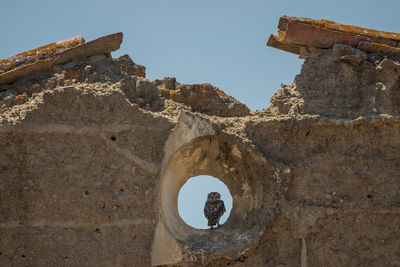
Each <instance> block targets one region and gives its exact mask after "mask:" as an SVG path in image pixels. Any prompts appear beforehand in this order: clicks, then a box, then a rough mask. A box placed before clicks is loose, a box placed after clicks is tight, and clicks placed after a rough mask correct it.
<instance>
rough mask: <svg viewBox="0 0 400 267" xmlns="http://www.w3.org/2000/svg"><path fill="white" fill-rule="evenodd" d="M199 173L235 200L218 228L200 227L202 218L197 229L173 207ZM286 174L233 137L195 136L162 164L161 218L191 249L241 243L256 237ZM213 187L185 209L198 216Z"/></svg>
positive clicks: (210, 249)
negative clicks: (219, 184) (195, 204)
mask: <svg viewBox="0 0 400 267" xmlns="http://www.w3.org/2000/svg"><path fill="white" fill-rule="evenodd" d="M199 175H212V176H213V177H218V179H219V180H220V181H221V182H223V183H224V184H225V185H226V186H227V187H228V188H229V191H230V194H231V196H232V198H234V199H235V203H234V205H233V206H232V210H231V212H230V214H229V219H228V220H227V221H226V222H225V223H224V224H223V225H222V226H221V227H219V228H217V229H213V230H204V228H206V227H205V223H204V221H203V223H201V222H200V223H201V225H199V227H196V225H193V224H192V223H191V222H189V221H187V220H184V215H183V214H182V211H181V212H179V211H178V202H179V201H178V196H179V195H180V192H181V191H182V192H184V191H183V190H185V189H184V188H183V187H184V185H185V184H186V182H187V181H188V180H189V179H190V178H191V177H196V176H199ZM287 175H288V172H284V171H283V169H281V167H280V166H279V165H277V164H275V163H273V162H268V161H267V160H265V159H264V158H263V157H261V156H260V155H258V154H257V153H256V152H255V151H253V150H252V149H251V148H248V147H245V146H244V145H242V144H239V143H236V142H234V140H232V139H230V140H229V139H228V138H225V137H224V136H218V137H216V136H204V137H198V138H195V139H193V140H191V141H190V142H186V143H185V144H183V145H182V146H181V147H180V148H179V149H178V150H177V151H175V152H174V153H173V155H172V156H171V157H170V158H169V160H168V162H167V163H166V164H165V165H164V167H163V170H162V173H161V184H160V186H161V194H160V204H161V220H162V221H163V222H164V223H165V226H166V227H167V229H168V232H169V233H170V234H171V235H172V236H173V237H174V238H175V239H176V240H177V241H179V242H180V243H182V244H184V245H185V246H187V247H189V248H190V249H192V250H193V251H201V252H202V253H203V252H207V253H208V252H210V253H211V252H212V253H216V252H224V251H230V250H232V249H235V248H239V247H242V246H244V245H245V244H248V243H250V242H251V241H252V240H254V239H255V238H257V237H259V236H260V235H261V234H262V232H263V231H264V229H265V224H266V223H267V222H270V221H272V220H274V218H275V216H276V214H277V213H276V212H275V210H276V209H277V203H279V202H278V201H277V199H280V198H281V197H282V196H283V195H284V192H285V191H284V190H285V188H286V181H287V179H286V177H287ZM277 181H279V182H277ZM189 184H190V183H189ZM182 188H183V189H182ZM198 189H199V188H198V187H197V188H196V190H198ZM218 190H219V189H211V188H209V189H207V190H206V191H205V192H204V195H203V196H202V197H201V198H202V200H201V201H199V202H200V204H199V205H200V207H198V208H195V207H192V206H191V205H190V208H191V209H194V210H197V212H199V213H200V214H201V215H199V216H200V218H202V216H204V215H203V214H202V212H203V208H204V204H205V200H206V197H207V195H208V193H210V192H215V191H216V192H218ZM219 193H220V194H221V196H223V195H224V194H223V193H222V192H219ZM226 205H228V201H227V203H226ZM179 206H181V205H180V204H179ZM181 208H182V207H179V209H181ZM227 215H228V214H227ZM201 220H203V219H201ZM190 225H192V226H190ZM196 228H197V229H196ZM198 228H200V229H198ZM161 234H162V232H161V231H160V235H161Z"/></svg>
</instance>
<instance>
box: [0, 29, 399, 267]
mask: <svg viewBox="0 0 400 267" xmlns="http://www.w3.org/2000/svg"><path fill="white" fill-rule="evenodd" d="M113 38H114V37H113ZM82 39H83V38H81V39H80V42H81V44H74V45H75V46H74V47H73V48H72V49H75V51H80V52H67V53H66V52H64V51H65V50H62V51H61V52H59V53H61V55H62V53H66V55H67V56H68V57H70V59H69V60H67V61H66V62H64V61H59V62H58V61H57V60H55V58H57V57H58V56H60V54H57V55H56V56H54V54H51V55H50V56H49V57H48V58H50V59H51V60H49V61H46V62H48V63H49V65H48V66H47V67H46V68H41V69H40V70H37V69H35V70H34V71H29V72H22V73H23V74H21V75H17V76H12V77H14V78H13V79H12V81H11V80H8V78H7V79H6V80H4V79H3V80H1V79H0V151H1V153H0V157H1V158H0V179H1V183H0V265H1V266H151V265H154V266H160V265H171V266H172V265H174V266H199V265H203V266H227V265H229V266H303V267H304V266H384V265H385V266H398V265H400V252H399V249H398V248H399V247H400V241H399V240H400V234H399V231H398V229H400V179H399V174H400V154H399V151H400V118H399V110H400V101H399V99H400V98H399V95H400V93H399V75H400V72H399V71H398V70H399V68H398V67H397V66H398V61H397V59H396V58H395V57H393V56H390V57H388V56H386V55H385V54H382V53H373V52H368V51H367V52H366V51H362V50H359V49H357V48H354V47H351V46H349V45H347V44H334V45H333V46H332V47H330V48H324V49H320V48H313V49H309V53H307V55H305V54H304V53H303V57H306V60H305V62H304V64H303V67H302V70H301V73H300V74H299V75H298V76H297V77H296V78H295V82H294V83H293V84H292V85H283V88H282V89H281V90H279V91H278V92H277V93H276V94H275V95H274V96H273V97H272V99H271V105H270V106H269V107H268V108H267V109H265V110H260V111H253V112H250V111H249V109H248V108H247V107H246V106H245V105H243V104H241V103H239V102H238V101H237V100H235V99H234V98H232V97H230V96H228V95H226V94H225V93H224V92H222V91H221V90H219V89H218V88H216V87H214V86H212V85H209V84H204V85H183V84H180V83H178V82H177V81H176V79H175V78H165V79H164V80H156V81H149V80H147V79H146V78H145V73H144V70H145V68H144V67H143V66H140V65H137V64H135V63H134V62H133V61H132V60H131V59H130V58H129V56H127V55H125V56H122V57H120V58H117V59H114V58H112V57H111V56H110V54H109V52H110V48H109V47H110V46H108V45H102V42H109V40H110V38H103V39H101V40H100V41H97V45H95V46H94V47H95V49H94V48H93V46H92V45H91V42H89V43H87V45H84V44H82ZM111 39H112V38H111ZM121 40H122V39H121ZM112 42H115V40H114V39H113V41H112ZM92 44H93V43H92ZM95 44H96V42H95ZM99 44H100V45H99ZM82 45H83V47H84V48H79V47H81V46H82ZM99 47H100V48H99ZM118 47H119V44H118ZM102 48H104V49H103V50H102ZM68 49H71V48H67V50H66V51H69V50H68ZM113 49H117V48H116V46H115V45H113ZM82 51H83V52H82ZM88 51H89V52H88ZM93 51H95V52H93ZM75 53H76V54H77V55H79V56H76V54H75ZM72 55H73V56H72ZM67 56H63V57H65V58H66V57H67ZM45 59H46V58H45ZM30 60H31V61H32V59H30ZM37 60H43V58H39V59H37ZM31 61H29V64H35V63H34V62H35V61H33V63H32V62H31ZM46 64H47V63H46ZM18 67H19V68H21V67H20V66H18ZM23 67H24V66H22V68H23ZM29 68H30V67H29ZM29 68H28V69H29ZM5 74H6V75H7V72H4V73H2V74H1V75H3V76H2V77H6V76H4V75H5ZM7 77H9V76H7ZM15 77H17V78H15ZM0 78H1V77H0ZM2 81H3V82H2ZM200 174H209V175H213V176H215V177H218V178H220V179H221V181H223V182H224V183H225V184H226V185H227V186H228V187H229V189H230V192H231V194H232V197H233V209H232V211H231V215H230V218H229V219H228V221H227V222H226V223H225V224H224V225H223V226H222V227H220V228H218V229H216V230H198V229H194V228H192V227H190V226H188V225H186V224H185V223H184V222H183V220H182V219H181V218H180V216H179V214H178V212H177V196H178V193H179V189H180V188H181V186H182V185H183V184H184V183H185V182H186V180H187V179H189V178H190V177H192V176H195V175H200Z"/></svg>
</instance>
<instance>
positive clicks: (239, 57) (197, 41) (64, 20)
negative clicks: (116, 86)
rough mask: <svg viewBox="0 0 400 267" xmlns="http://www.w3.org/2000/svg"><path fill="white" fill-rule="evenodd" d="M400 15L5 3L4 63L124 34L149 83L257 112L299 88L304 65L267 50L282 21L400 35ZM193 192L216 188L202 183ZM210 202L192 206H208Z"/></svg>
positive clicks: (383, 7)
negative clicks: (284, 86) (191, 87)
mask: <svg viewBox="0 0 400 267" xmlns="http://www.w3.org/2000/svg"><path fill="white" fill-rule="evenodd" d="M399 10H400V1H398V0H382V1H377V0H374V1H371V0H366V1H349V0H346V1H345V0H336V1H335V0H329V1H322V0H315V1H311V0H303V1H288V0H280V1H267V0H247V1H245V0H241V1H239V0H202V1H195V0H142V1H136V0H131V1H104V0H96V1H95V0H80V1H76V0H70V1H55V0H52V1H49V0H40V1H32V0H29V1H28V0H25V1H22V0H14V1H6V0H3V1H2V3H1V21H2V27H1V33H2V38H1V42H0V59H1V58H7V57H10V56H12V55H15V54H17V53H20V52H23V51H26V50H30V49H33V48H35V47H38V46H42V45H45V44H47V43H50V42H54V41H59V40H63V39H67V38H70V37H73V36H75V35H79V34H82V35H83V36H84V37H85V39H86V41H90V40H93V39H95V38H98V37H101V36H103V35H106V34H110V33H115V32H120V31H122V32H123V33H124V40H123V43H122V46H121V49H120V50H119V51H117V52H115V53H114V54H113V56H114V57H117V56H120V55H122V54H129V55H130V56H131V57H132V59H133V60H134V61H135V62H136V63H138V64H142V65H145V66H146V67H147V77H148V78H149V79H150V80H154V79H162V78H163V77H166V76H173V77H176V78H177V80H178V81H179V82H181V83H206V82H207V83H211V84H213V85H215V86H217V87H219V88H220V89H222V90H224V91H225V92H226V93H227V94H230V95H232V96H234V97H235V98H237V99H238V100H239V101H241V102H243V103H245V104H246V105H247V106H248V107H249V108H250V109H252V110H255V109H262V108H265V107H267V106H268V104H269V99H270V97H271V96H272V95H273V94H274V92H275V91H276V90H277V89H279V88H280V84H281V83H292V81H293V79H294V77H295V75H296V74H297V73H299V71H300V66H301V64H302V62H303V60H301V59H298V57H297V56H296V55H293V54H289V53H286V52H283V51H280V50H277V49H274V48H270V47H267V46H266V42H267V40H268V37H269V35H270V34H271V33H276V32H277V24H278V19H279V17H280V16H282V15H289V16H300V17H309V18H315V19H323V18H324V19H330V20H334V21H337V22H341V23H345V24H351V25H357V26H363V27H368V28H374V29H377V30H385V31H392V32H400V22H399V20H398V17H399ZM192 188H193V187H192ZM194 188H202V189H201V190H203V189H205V190H204V191H207V189H210V188H211V185H210V183H209V181H208V180H207V179H203V183H202V184H200V185H199V184H197V186H196V187H194ZM192 190H193V189H192ZM201 190H200V189H199V191H201ZM195 191H197V190H195ZM209 191H212V190H209ZM189 192H192V191H189ZM192 193H194V192H192ZM189 195H191V193H189ZM206 197H207V196H206V195H205V196H200V197H199V199H202V200H195V199H193V200H192V201H194V202H196V201H197V202H198V201H200V202H201V203H200V204H198V205H199V206H200V207H202V206H203V205H204V202H205V198H206ZM187 203H189V202H187ZM194 204H195V203H194ZM194 204H192V205H194ZM201 212H202V209H201ZM202 220H204V219H202ZM199 223H202V222H201V220H200V219H199Z"/></svg>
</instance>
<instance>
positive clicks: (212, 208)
mask: <svg viewBox="0 0 400 267" xmlns="http://www.w3.org/2000/svg"><path fill="white" fill-rule="evenodd" d="M220 198H221V195H220V194H219V193H218V192H211V193H209V194H208V196H207V201H206V204H205V205H204V215H205V216H206V218H207V220H208V226H211V229H213V226H214V225H216V224H217V228H218V227H219V218H221V216H222V214H224V212H225V211H226V210H225V205H224V201H222V200H220Z"/></svg>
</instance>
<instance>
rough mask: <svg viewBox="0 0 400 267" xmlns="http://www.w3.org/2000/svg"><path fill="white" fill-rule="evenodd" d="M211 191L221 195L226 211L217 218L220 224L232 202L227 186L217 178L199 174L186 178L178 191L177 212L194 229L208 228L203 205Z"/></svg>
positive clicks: (224, 220)
mask: <svg viewBox="0 0 400 267" xmlns="http://www.w3.org/2000/svg"><path fill="white" fill-rule="evenodd" d="M211 192H218V193H219V194H220V195H221V200H222V201H223V202H224V206H225V210H226V211H225V213H224V214H223V215H222V216H221V218H220V219H219V224H220V225H222V224H224V223H225V222H226V220H227V219H228V218H229V215H230V213H231V210H232V202H233V199H232V196H231V193H230V192H229V189H228V187H227V186H226V185H225V184H224V183H223V182H221V181H220V180H219V179H218V178H215V177H213V176H209V175H199V176H195V177H192V178H190V179H189V180H187V182H186V183H185V184H184V185H183V186H182V188H181V190H180V191H179V195H178V212H179V215H180V216H181V218H182V220H183V221H184V222H185V223H186V224H188V225H190V226H191V227H193V228H196V229H210V226H208V220H207V219H206V217H205V215H204V205H205V203H206V201H207V196H208V194H209V193H211Z"/></svg>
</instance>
